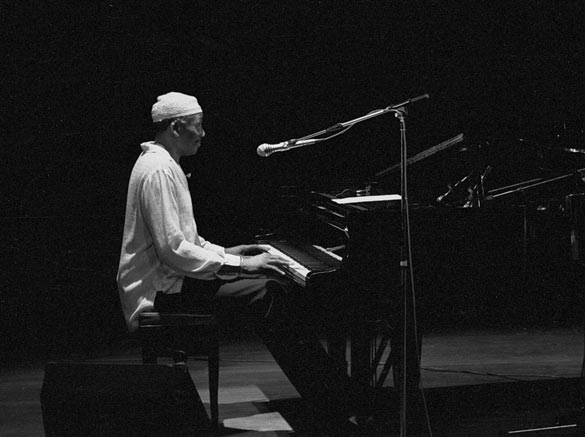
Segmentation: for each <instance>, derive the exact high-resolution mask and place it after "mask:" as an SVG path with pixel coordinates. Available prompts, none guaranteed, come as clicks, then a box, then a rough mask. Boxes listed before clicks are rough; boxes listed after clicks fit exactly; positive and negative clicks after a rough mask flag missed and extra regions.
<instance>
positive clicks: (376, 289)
mask: <svg viewBox="0 0 585 437" xmlns="http://www.w3.org/2000/svg"><path fill="white" fill-rule="evenodd" d="M458 138H460V140H457V139H458ZM461 142H463V138H462V136H461V137H460V136H457V137H454V138H452V139H450V140H448V141H446V142H445V143H441V144H439V145H437V146H435V147H434V148H432V149H434V150H435V151H444V150H446V148H447V147H451V146H452V145H455V144H457V143H461ZM446 143H449V145H448V146H445V147H443V145H444V144H446ZM463 144H466V147H467V150H469V143H463ZM423 154H425V159H426V158H427V157H428V156H429V151H428V150H427V151H425V152H423ZM413 158H414V160H413V162H409V165H411V164H414V163H415V162H416V159H417V156H415V157H413ZM419 160H420V159H419ZM409 161H411V158H409ZM474 162H476V163H477V160H474ZM417 165H420V164H417ZM501 167H502V166H501V163H499V162H496V161H489V160H488V162H487V163H486V162H485V161H483V162H481V165H480V167H479V168H472V169H471V171H469V172H465V174H463V176H464V177H463V178H460V177H461V175H454V177H453V179H454V181H445V182H444V184H445V186H446V188H448V189H447V191H446V192H445V193H443V197H441V195H442V194H441V192H434V194H433V196H432V198H429V197H426V198H424V197H417V195H416V194H417V193H415V194H414V196H413V193H409V194H410V198H411V199H412V198H415V199H416V201H415V202H411V203H410V223H411V249H412V252H413V264H412V266H411V268H412V269H413V273H414V281H415V292H416V305H417V313H418V322H419V328H420V331H422V332H428V331H431V330H440V329H450V328H452V327H454V326H461V325H463V326H467V327H469V326H473V327H478V326H481V324H485V325H491V326H493V325H494V324H495V325H498V324H501V323H505V324H506V325H507V324H509V322H510V321H511V320H512V321H516V322H518V323H524V322H526V323H534V324H536V325H538V324H539V323H541V322H542V321H543V320H544V319H547V318H550V319H551V320H552V319H555V318H556V319H562V318H563V317H565V316H566V317H569V318H570V317H571V315H568V314H567V308H572V309H573V311H575V308H581V305H580V301H578V299H579V297H578V295H579V294H580V291H581V289H582V285H581V283H585V282H583V281H582V279H583V278H581V276H580V274H579V273H578V271H577V270H580V269H575V266H576V265H578V264H581V263H582V260H583V256H582V254H581V247H580V245H582V243H581V236H582V235H583V234H584V231H583V229H582V228H583V227H584V223H583V222H584V221H585V218H584V217H583V209H584V205H585V200H584V199H585V195H583V194H581V193H583V192H585V187H584V186H583V180H582V179H581V177H580V175H581V173H580V172H578V171H577V172H575V171H573V170H571V171H569V172H567V171H566V170H565V171H557V172H556V173H551V172H546V173H545V174H544V175H543V176H541V177H535V178H531V177H529V178H528V179H526V180H522V178H524V177H528V176H524V175H523V174H520V173H517V174H514V172H510V170H509V169H504V172H506V173H507V175H508V176H509V177H511V178H512V180H514V177H515V176H516V177H520V178H521V180H520V181H518V182H517V183H516V182H514V183H512V184H509V185H505V186H502V187H498V185H501V183H499V182H498V181H499V180H502V179H501V178H499V177H498V176H497V175H498V171H499V170H501ZM584 167H585V165H584ZM486 170H487V171H486ZM492 170H493V171H492ZM382 173H383V176H384V177H385V178H387V177H388V172H386V171H385V172H382ZM490 173H491V175H490V178H491V180H490V179H489V178H487V175H488V174H490ZM510 175H511V176H510ZM575 175H577V177H574V176H575ZM561 176H562V177H561ZM486 180H489V181H490V183H489V184H488V183H485V181H486ZM460 181H463V184H462V185H461V186H460V187H458V186H457V182H460ZM450 182H453V183H450ZM506 183H508V181H506ZM534 184H537V185H534ZM364 185H365V187H364V186H361V187H353V188H349V189H348V188H347V187H337V188H336V189H334V190H327V191H312V192H310V193H300V194H298V193H297V195H295V196H291V195H290V194H287V195H286V196H285V197H284V199H283V200H284V202H285V203H286V204H287V205H286V206H284V207H285V208H286V207H287V206H288V207H289V208H290V212H289V213H288V214H286V217H285V218H284V220H283V223H284V225H283V226H281V228H280V230H279V231H278V232H277V235H278V238H279V239H280V240H282V241H278V242H274V245H275V246H276V247H278V248H280V250H281V253H283V254H285V255H287V254H288V255H291V257H292V258H293V259H295V260H297V261H298V262H299V264H304V266H305V267H298V268H295V269H293V270H299V271H298V272H297V271H294V272H291V276H294V277H295V280H296V281H297V282H298V283H299V284H301V285H302V286H305V287H308V288H310V289H314V290H315V296H314V297H315V302H316V303H315V305H316V306H317V307H318V309H319V311H320V313H321V314H323V315H321V316H320V317H322V318H325V319H327V321H328V323H327V326H328V327H329V329H328V339H329V341H330V345H331V352H332V353H333V354H334V355H335V356H336V357H337V358H338V359H339V360H345V345H346V342H345V339H346V337H348V338H349V339H350V345H351V358H350V362H351V366H350V369H351V370H350V373H351V374H352V376H356V377H357V378H358V379H361V380H362V381H364V382H367V383H370V384H373V385H382V384H383V383H384V380H385V379H386V376H387V374H388V371H389V367H395V366H396V364H397V361H396V360H397V358H399V355H400V353H401V352H400V350H401V345H400V340H401V332H402V331H401V329H402V327H401V307H402V303H403V300H402V298H403V295H402V290H401V287H402V286H401V270H400V260H401V250H402V247H403V244H402V243H403V242H402V219H401V210H400V200H399V197H398V198H396V197H391V198H387V197H380V195H382V196H387V195H388V193H387V191H384V190H385V188H382V187H380V186H379V185H378V184H377V183H370V184H367V185H366V184H364ZM380 185H381V184H380ZM533 185H534V186H533ZM492 187H495V188H492ZM490 188H491V189H490ZM445 194H448V196H447V197H445V196H444V195H445ZM291 204H293V205H294V207H291ZM293 210H294V212H293ZM265 242H266V241H265ZM268 242H270V240H268ZM291 242H294V243H291ZM307 248H308V250H307ZM307 260H308V261H307ZM563 293H564V295H563ZM575 304H577V305H575ZM478 324H479V325H478ZM386 334H387V335H386ZM388 346H390V347H389V348H388ZM388 350H389V353H388ZM396 352H397V354H396ZM385 363H386V365H385ZM393 370H396V369H395V368H393ZM394 376H396V375H394Z"/></svg>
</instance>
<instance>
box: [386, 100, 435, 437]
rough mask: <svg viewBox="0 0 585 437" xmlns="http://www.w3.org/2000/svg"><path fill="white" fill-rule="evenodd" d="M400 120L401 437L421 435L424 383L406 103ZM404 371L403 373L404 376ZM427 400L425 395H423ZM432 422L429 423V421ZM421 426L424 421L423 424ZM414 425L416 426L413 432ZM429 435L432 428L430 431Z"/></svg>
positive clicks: (399, 110)
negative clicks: (420, 406) (420, 405)
mask: <svg viewBox="0 0 585 437" xmlns="http://www.w3.org/2000/svg"><path fill="white" fill-rule="evenodd" d="M390 110H391V111H393V112H394V115H395V116H396V118H398V120H399V121H400V196H401V208H400V209H401V215H402V217H401V218H402V220H401V222H402V246H401V259H400V276H401V285H402V294H403V296H402V298H403V308H402V311H403V314H402V316H403V320H402V323H403V326H402V329H403V332H402V345H401V349H402V351H401V352H402V354H401V355H402V362H401V364H400V366H401V368H400V370H399V372H397V373H398V376H399V377H400V383H401V393H400V436H401V437H406V436H408V435H420V432H421V431H422V429H420V428H417V427H416V425H417V421H416V419H417V416H418V414H412V411H411V410H410V409H409V408H410V406H411V404H414V405H413V406H414V407H415V408H414V410H415V411H417V410H418V408H417V401H418V397H417V396H416V395H417V393H418V390H419V382H420V348H419V339H418V337H419V336H418V332H417V322H416V294H415V288H414V274H413V271H412V251H411V239H410V235H411V234H410V211H409V204H408V174H407V168H408V165H407V158H408V155H407V144H406V115H407V110H406V106H405V105H402V106H399V107H396V106H395V107H393V108H391V109H390ZM400 373H402V374H401V375H400ZM423 401H424V394H423ZM427 424H428V423H427ZM419 425H420V424H419ZM411 426H412V427H414V429H413V430H412V432H410V430H411ZM429 434H431V433H430V430H429Z"/></svg>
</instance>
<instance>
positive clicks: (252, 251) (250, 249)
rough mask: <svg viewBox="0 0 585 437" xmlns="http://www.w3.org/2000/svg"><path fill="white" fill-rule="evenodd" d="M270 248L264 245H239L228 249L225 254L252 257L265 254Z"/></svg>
mask: <svg viewBox="0 0 585 437" xmlns="http://www.w3.org/2000/svg"><path fill="white" fill-rule="evenodd" d="M268 250H270V246H267V245H265V244H240V245H239V246H234V247H228V248H226V250H225V252H226V253H229V254H231V255H240V256H254V255H259V254H262V253H266V252H268Z"/></svg>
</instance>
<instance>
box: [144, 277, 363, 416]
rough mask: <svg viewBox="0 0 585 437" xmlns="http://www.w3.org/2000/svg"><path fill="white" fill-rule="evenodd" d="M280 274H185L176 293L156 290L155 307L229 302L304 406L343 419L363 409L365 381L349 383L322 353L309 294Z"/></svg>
mask: <svg viewBox="0 0 585 437" xmlns="http://www.w3.org/2000/svg"><path fill="white" fill-rule="evenodd" d="M303 293H304V290H303V289H301V288H300V287H296V286H295V285H294V284H292V283H290V282H288V281H284V280H282V279H280V278H272V277H250V278H238V279H236V280H233V281H223V280H214V281H200V280H194V279H190V278H186V279H185V282H184V284H183V288H182V291H181V293H178V294H174V295H166V294H163V293H159V294H158V295H157V298H156V301H155V310H156V311H161V312H164V311H177V310H180V311H193V312H202V311H204V310H205V311H213V312H221V311H222V309H224V308H226V307H229V308H230V310H231V311H232V312H233V310H234V308H235V309H236V311H237V312H239V313H241V314H242V315H243V316H244V317H247V318H248V319H249V320H250V321H251V322H252V323H253V326H254V328H255V331H256V333H257V334H258V335H259V336H260V338H261V339H262V340H263V342H264V344H265V345H266V347H267V348H268V350H269V351H270V353H271V354H272V356H273V357H274V359H275V360H276V362H277V363H278V364H279V366H280V368H281V369H282V371H283V372H284V373H285V375H286V376H287V377H288V379H289V380H290V382H291V383H292V384H293V385H294V387H295V388H296V390H297V391H298V392H299V394H300V395H301V396H302V398H303V399H304V400H305V401H307V402H308V404H309V406H310V407H311V408H313V409H314V410H316V411H317V412H318V414H319V415H320V416H321V418H324V417H323V416H327V418H329V419H332V420H338V419H339V420H343V419H344V418H347V417H349V416H350V415H353V414H366V412H367V410H369V405H368V403H369V400H370V399H369V396H368V393H367V388H366V387H361V386H358V385H357V384H355V383H354V382H353V381H352V380H351V379H350V378H349V377H348V375H347V374H346V373H345V372H343V371H342V370H340V368H339V366H338V365H337V364H336V363H335V361H334V360H333V359H332V358H331V357H330V356H329V355H328V354H327V352H326V351H325V349H324V348H323V346H322V345H321V343H320V341H319V340H318V338H317V336H316V335H315V333H314V330H313V329H312V328H311V325H312V324H313V322H314V320H313V317H312V316H313V315H314V312H313V309H312V308H311V299H310V298H309V297H308V296H304V295H303Z"/></svg>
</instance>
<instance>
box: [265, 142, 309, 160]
mask: <svg viewBox="0 0 585 437" xmlns="http://www.w3.org/2000/svg"><path fill="white" fill-rule="evenodd" d="M319 141H320V140H319V139H314V140H288V141H283V142H282V143H278V144H266V143H265V144H260V145H259V146H258V147H257V148H256V153H257V154H258V156H262V157H263V158H266V157H267V156H270V155H272V154H273V153H275V152H284V151H285V150H290V149H294V148H296V147H302V146H310V145H311V144H315V143H317V142H319Z"/></svg>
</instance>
